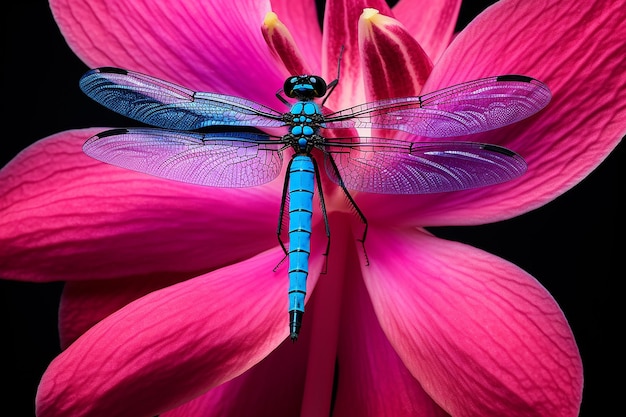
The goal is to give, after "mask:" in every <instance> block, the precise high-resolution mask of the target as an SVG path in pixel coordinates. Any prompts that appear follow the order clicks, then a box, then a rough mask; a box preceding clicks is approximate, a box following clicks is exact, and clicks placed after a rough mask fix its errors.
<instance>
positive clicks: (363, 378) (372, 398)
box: [333, 248, 448, 417]
mask: <svg viewBox="0 0 626 417" xmlns="http://www.w3.org/2000/svg"><path fill="white" fill-rule="evenodd" d="M356 250H360V248H357V249H356ZM350 255H351V256H349V257H348V258H347V259H350V260H353V261H352V262H349V263H348V265H347V267H346V270H347V271H351V272H348V273H347V274H346V283H345V286H346V290H345V292H346V294H345V295H344V296H343V300H344V301H343V302H342V316H341V324H340V335H341V337H340V343H339V352H338V355H337V368H338V380H337V388H336V400H335V406H334V408H333V416H335V417H341V416H381V415H391V416H404V415H410V416H422V417H444V416H447V415H448V414H446V413H445V412H444V411H443V410H442V409H441V408H440V407H439V406H437V404H435V402H434V401H433V400H432V399H431V398H430V397H429V396H428V394H426V392H425V391H424V389H423V388H422V387H421V385H420V384H419V382H417V380H416V379H415V378H414V377H413V376H412V375H411V374H410V372H409V370H408V369H407V368H406V366H405V365H404V364H403V363H402V361H401V360H400V357H399V356H398V354H397V353H396V351H395V350H394V349H393V347H392V346H391V344H390V343H389V340H388V339H387V336H385V334H384V333H383V331H382V329H381V328H380V325H379V324H378V319H377V318H376V315H375V313H374V310H373V308H372V303H371V300H370V298H369V295H368V294H367V290H366V289H365V286H364V284H363V281H362V279H361V277H360V275H359V274H358V272H357V271H359V269H360V267H361V266H360V265H359V263H358V257H357V256H356V254H355V253H351V254H350ZM377 279H384V277H377Z"/></svg>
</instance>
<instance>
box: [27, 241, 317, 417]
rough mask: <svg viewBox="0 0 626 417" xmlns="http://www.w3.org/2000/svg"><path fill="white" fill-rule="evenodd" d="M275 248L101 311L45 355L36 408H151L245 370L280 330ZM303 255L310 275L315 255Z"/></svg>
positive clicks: (280, 336)
mask: <svg viewBox="0 0 626 417" xmlns="http://www.w3.org/2000/svg"><path fill="white" fill-rule="evenodd" d="M281 257H282V253H281V251H280V249H279V248H276V249H273V250H271V251H267V252H264V253H262V254H260V255H258V256H256V257H254V258H251V259H250V260H247V261H244V262H241V263H238V264H235V265H232V266H229V267H226V268H222V269H220V270H218V271H215V272H212V273H209V274H206V275H203V276H200V277H197V278H194V279H191V280H188V281H185V282H182V283H180V284H177V285H173V286H170V287H167V288H164V289H162V290H159V291H155V292H153V293H150V294H148V295H146V296H145V297H142V298H140V299H138V300H137V301H134V302H132V303H131V304H129V305H127V306H126V307H124V308H122V309H121V310H119V311H117V312H116V313H114V314H112V315H111V316H109V317H107V318H106V319H104V320H102V321H101V322H99V323H98V324H97V325H95V326H94V327H92V328H91V329H90V330H89V331H88V332H87V333H85V334H84V335H83V336H82V337H80V338H79V339H78V340H77V341H76V342H74V343H73V344H72V345H70V346H69V348H68V349H67V350H65V351H64V352H63V353H61V354H60V355H59V356H58V357H57V358H56V359H55V360H54V361H53V362H52V363H51V364H50V366H49V368H48V369H47V370H46V372H45V374H44V376H43V378H42V381H41V384H40V386H39V392H38V395H37V415H38V416H40V417H50V416H72V417H80V416H91V417H93V416H111V415H116V416H134V417H137V416H153V415H156V414H159V413H161V412H163V411H166V410H168V409H172V408H174V407H177V406H179V405H180V404H182V403H184V402H186V401H189V400H191V399H193V398H195V397H198V396H200V395H202V394H203V393H205V392H206V391H207V390H209V389H211V388H213V387H216V386H217V385H219V384H222V383H224V382H226V381H228V380H230V379H232V378H234V377H236V376H237V375H239V374H241V373H242V372H244V371H246V370H247V369H249V368H250V367H252V366H253V365H254V364H255V363H258V362H259V361H261V360H262V359H263V358H264V357H266V356H267V355H268V354H269V353H270V352H271V351H272V350H273V349H275V348H276V347H277V346H278V345H279V344H280V343H281V341H283V340H284V339H285V338H286V336H287V334H288V326H287V314H286V311H285V299H286V292H285V279H284V278H285V277H286V272H287V267H286V266H283V267H281V268H280V269H279V270H278V271H277V272H276V273H275V272H272V270H273V268H274V267H275V265H276V262H277V259H278V260H279V259H280V258H281ZM312 259H313V260H312V265H311V268H310V270H311V276H312V277H316V276H318V275H319V272H320V270H321V266H322V257H321V256H320V255H319V252H318V253H317V254H316V256H315V257H312ZM314 285H315V279H312V280H311V287H314ZM172 381H176V383H175V384H173V383H172Z"/></svg>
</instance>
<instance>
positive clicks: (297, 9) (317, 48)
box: [272, 0, 322, 75]
mask: <svg viewBox="0 0 626 417" xmlns="http://www.w3.org/2000/svg"><path fill="white" fill-rule="evenodd" d="M272 11H274V12H275V13H276V14H277V15H278V17H279V18H280V19H281V20H282V21H283V22H284V24H285V26H286V27H287V28H289V29H290V30H291V32H292V35H293V38H294V41H295V43H296V45H298V49H299V50H300V51H301V52H302V56H303V57H304V58H305V59H306V61H307V64H308V65H309V66H310V67H311V69H312V71H313V74H321V73H322V64H321V62H322V53H321V52H322V31H321V29H320V26H319V23H318V18H317V10H316V4H315V2H313V1H293V0H272ZM292 75H294V74H292Z"/></svg>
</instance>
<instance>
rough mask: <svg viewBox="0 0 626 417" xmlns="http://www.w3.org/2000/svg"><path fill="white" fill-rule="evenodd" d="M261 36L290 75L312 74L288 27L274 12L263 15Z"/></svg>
mask: <svg viewBox="0 0 626 417" xmlns="http://www.w3.org/2000/svg"><path fill="white" fill-rule="evenodd" d="M261 32H263V37H264V38H265V41H266V42H267V45H268V46H269V47H270V50H271V51H272V53H273V54H274V56H275V57H276V58H277V59H278V60H279V61H280V62H281V63H282V64H283V65H284V66H285V68H286V69H287V71H288V73H289V74H291V75H299V74H313V73H314V72H313V71H311V70H310V66H309V64H308V63H307V62H306V60H305V59H304V57H303V56H302V54H300V50H299V49H298V46H297V45H296V43H295V41H294V39H293V37H292V36H291V33H290V32H289V29H287V27H286V26H285V25H284V24H283V23H282V22H281V21H280V20H279V19H278V16H277V15H276V13H274V12H270V13H268V14H267V15H266V16H265V20H263V25H262V26H261Z"/></svg>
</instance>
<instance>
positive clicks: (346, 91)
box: [322, 0, 391, 110]
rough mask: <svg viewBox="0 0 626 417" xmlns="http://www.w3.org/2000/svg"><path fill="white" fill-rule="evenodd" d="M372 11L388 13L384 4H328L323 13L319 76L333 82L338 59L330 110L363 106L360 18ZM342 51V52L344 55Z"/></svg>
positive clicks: (361, 0)
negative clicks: (364, 11)
mask: <svg viewBox="0 0 626 417" xmlns="http://www.w3.org/2000/svg"><path fill="white" fill-rule="evenodd" d="M368 7H370V8H374V9H377V10H379V11H380V13H382V14H384V15H387V16H389V15H390V14H391V11H390V9H389V6H388V5H387V3H386V2H385V1H384V0H370V1H366V0H355V1H351V2H346V1H343V0H329V1H327V2H326V9H325V12H324V32H323V43H322V53H323V54H324V55H323V57H322V69H323V71H322V76H324V77H325V78H326V79H333V78H335V77H336V74H337V65H338V59H339V57H340V56H341V74H340V78H341V81H340V82H339V85H338V87H337V89H336V90H335V92H333V94H332V95H331V96H330V98H329V100H328V104H327V105H328V106H329V107H330V108H333V109H337V110H339V109H341V108H344V107H349V106H354V105H356V104H360V103H363V102H365V95H364V90H363V76H362V74H361V71H360V65H361V62H360V60H361V59H360V56H359V48H358V45H359V43H358V42H359V36H358V22H359V16H360V15H361V13H362V12H363V9H365V8H368ZM341 48H344V51H343V55H342V54H341V52H340V51H341Z"/></svg>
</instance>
